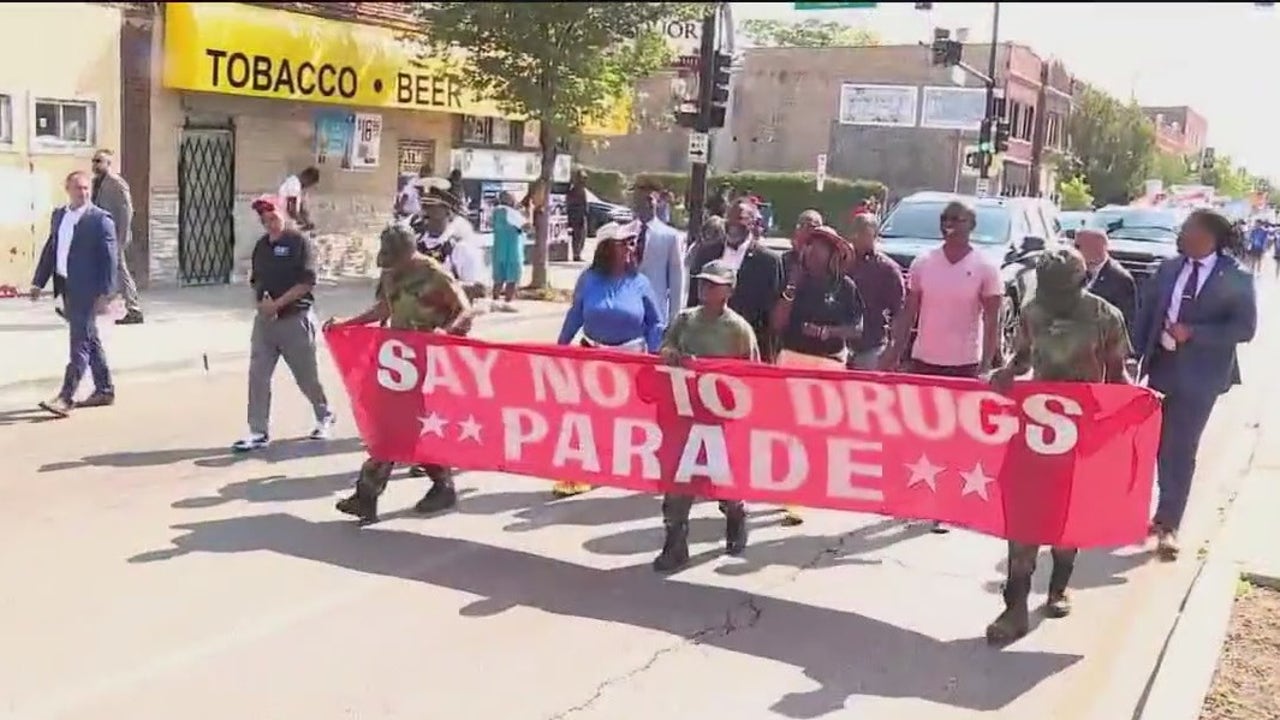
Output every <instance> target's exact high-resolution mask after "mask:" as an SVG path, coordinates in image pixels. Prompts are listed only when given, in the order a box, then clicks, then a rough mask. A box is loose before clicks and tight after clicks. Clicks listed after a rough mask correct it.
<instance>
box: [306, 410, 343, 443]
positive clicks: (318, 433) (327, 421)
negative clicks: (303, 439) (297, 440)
mask: <svg viewBox="0 0 1280 720" xmlns="http://www.w3.org/2000/svg"><path fill="white" fill-rule="evenodd" d="M337 421H338V418H337V417H335V416H334V414H333V413H329V414H328V415H325V416H324V417H323V418H321V419H320V421H319V422H317V423H316V426H315V428H314V429H313V430H312V431H311V434H310V435H308V436H307V439H308V440H328V439H329V437H330V436H331V435H333V425H334V423H336V422H337Z"/></svg>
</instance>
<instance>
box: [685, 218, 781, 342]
mask: <svg viewBox="0 0 1280 720" xmlns="http://www.w3.org/2000/svg"><path fill="white" fill-rule="evenodd" d="M724 225H725V238H724V240H721V241H718V242H710V243H705V244H703V245H699V246H698V247H697V248H696V249H695V250H694V255H693V258H692V260H691V262H690V263H689V267H690V268H701V267H702V266H704V265H706V264H707V263H709V262H711V261H712V260H724V261H725V262H727V263H729V264H730V265H731V266H732V267H734V268H735V269H736V270H737V272H738V276H737V278H738V281H737V284H736V285H734V288H733V295H731V296H730V297H729V307H730V308H732V309H733V311H734V312H736V313H738V314H739V315H741V316H742V317H744V318H746V321H747V322H748V323H750V324H751V328H752V329H753V330H755V333H756V342H757V343H758V344H759V345H760V357H761V359H763V360H764V361H765V362H773V361H774V360H776V359H777V357H778V351H779V347H778V342H777V340H776V338H775V337H774V335H773V332H772V330H770V328H769V314H770V313H771V312H772V311H773V306H774V305H776V304H777V303H778V298H780V297H782V289H783V284H784V279H783V276H782V258H781V257H780V256H779V255H778V254H777V253H775V252H773V251H771V250H769V249H768V248H766V247H764V246H763V245H761V244H760V237H759V227H760V211H759V209H758V208H757V207H756V206H755V204H753V203H752V202H750V201H748V200H738V201H736V202H734V203H733V204H731V205H730V206H729V211H728V216H727V217H726V218H725V223H724ZM687 304H688V306H689V307H695V306H696V305H697V304H698V284H697V283H696V282H692V281H691V282H689V283H688V301H687Z"/></svg>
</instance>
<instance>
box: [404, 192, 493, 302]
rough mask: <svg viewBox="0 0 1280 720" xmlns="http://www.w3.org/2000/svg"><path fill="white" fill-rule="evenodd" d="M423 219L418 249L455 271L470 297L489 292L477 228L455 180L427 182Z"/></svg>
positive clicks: (477, 297)
mask: <svg viewBox="0 0 1280 720" xmlns="http://www.w3.org/2000/svg"><path fill="white" fill-rule="evenodd" d="M424 186H425V187H426V194H425V195H424V196H423V198H422V215H423V222H422V224H421V226H420V227H419V228H418V231H419V232H420V233H421V234H420V236H419V238H418V251H419V252H421V253H422V254H423V255H426V256H427V257H430V258H433V259H434V260H435V261H436V262H438V263H440V264H441V265H443V266H444V268H445V269H446V270H448V271H449V272H450V273H452V274H453V276H454V277H455V278H456V279H457V280H458V283H459V284H461V285H462V288H463V290H465V291H466V293H467V297H468V298H470V299H471V300H478V299H480V298H483V297H485V296H486V295H487V294H488V290H487V288H486V287H485V283H484V261H483V259H482V258H481V256H480V252H479V248H478V247H476V238H475V234H476V233H475V228H474V227H472V226H471V221H470V220H468V219H467V218H466V216H465V215H463V214H462V199H461V197H460V196H459V195H458V191H459V189H457V188H455V187H454V183H453V182H452V181H450V180H445V179H439V178H437V179H429V180H425V181H424Z"/></svg>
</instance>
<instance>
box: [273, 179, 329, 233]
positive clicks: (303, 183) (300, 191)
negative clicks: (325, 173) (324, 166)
mask: <svg viewBox="0 0 1280 720" xmlns="http://www.w3.org/2000/svg"><path fill="white" fill-rule="evenodd" d="M319 183H320V170H319V169H317V168H315V167H308V168H306V169H305V170H303V171H302V172H300V173H298V174H297V175H290V176H289V177H287V178H285V179H284V182H283V183H281V184H280V189H279V190H278V191H276V197H278V198H279V200H280V202H282V203H284V206H283V207H281V208H280V209H281V210H282V211H283V212H284V213H285V218H286V219H287V220H289V221H291V222H292V223H293V224H294V226H295V227H297V228H298V229H299V230H301V231H302V232H304V233H309V232H311V231H312V230H315V228H316V226H315V223H313V222H311V203H310V198H309V197H308V196H309V195H310V193H311V188H313V187H315V186H316V185H318V184H319Z"/></svg>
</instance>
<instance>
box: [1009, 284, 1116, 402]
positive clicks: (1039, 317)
mask: <svg viewBox="0 0 1280 720" xmlns="http://www.w3.org/2000/svg"><path fill="white" fill-rule="evenodd" d="M1019 333H1020V334H1021V337H1020V338H1019V339H1018V341H1017V344H1016V345H1015V347H1019V348H1026V347H1028V346H1029V347H1030V350H1031V372H1032V376H1033V377H1034V378H1035V379H1037V380H1050V381H1065V382H1107V381H1108V380H1114V378H1108V377H1107V372H1106V360H1107V357H1108V356H1109V355H1110V354H1112V353H1118V354H1119V355H1120V356H1121V357H1127V356H1128V355H1129V334H1128V332H1127V331H1126V329H1125V326H1124V317H1123V316H1121V315H1120V311H1119V310H1117V309H1116V308H1115V307H1114V306H1112V305H1111V304H1110V303H1108V302H1107V301H1106V300H1103V299H1102V298H1100V297H1098V296H1097V295H1094V294H1092V293H1087V292H1086V293H1085V294H1084V296H1083V297H1082V298H1081V299H1080V302H1078V303H1076V305H1075V308H1074V309H1073V310H1072V311H1071V312H1070V313H1069V314H1068V315H1066V316H1061V315H1053V314H1051V313H1049V312H1048V311H1047V310H1046V309H1045V308H1044V307H1043V306H1041V305H1039V304H1037V303H1036V301H1035V300H1032V301H1031V302H1029V303H1027V305H1026V306H1025V307H1024V308H1023V311H1022V323H1021V325H1020V327H1019Z"/></svg>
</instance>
